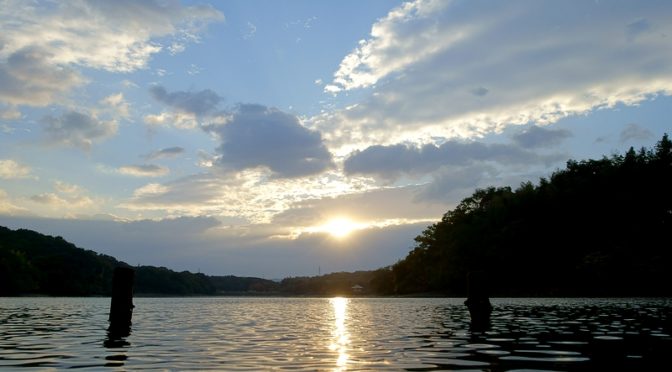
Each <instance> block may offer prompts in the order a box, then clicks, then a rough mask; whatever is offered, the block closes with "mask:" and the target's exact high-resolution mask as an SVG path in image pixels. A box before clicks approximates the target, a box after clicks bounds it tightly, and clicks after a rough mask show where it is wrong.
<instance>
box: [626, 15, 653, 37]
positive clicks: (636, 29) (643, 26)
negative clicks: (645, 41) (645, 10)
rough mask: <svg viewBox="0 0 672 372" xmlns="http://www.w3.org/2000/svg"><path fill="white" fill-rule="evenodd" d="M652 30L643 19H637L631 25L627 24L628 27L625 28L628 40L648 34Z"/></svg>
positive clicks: (649, 24) (648, 23)
mask: <svg viewBox="0 0 672 372" xmlns="http://www.w3.org/2000/svg"><path fill="white" fill-rule="evenodd" d="M651 29H652V26H651V22H649V21H648V20H646V19H644V18H639V19H637V20H635V21H633V22H631V23H628V25H627V26H626V27H625V30H626V33H627V35H628V37H629V38H630V40H633V39H635V38H636V37H637V36H639V35H641V34H645V33H647V32H650V31H651Z"/></svg>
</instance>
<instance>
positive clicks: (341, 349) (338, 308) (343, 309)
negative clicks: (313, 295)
mask: <svg viewBox="0 0 672 372" xmlns="http://www.w3.org/2000/svg"><path fill="white" fill-rule="evenodd" d="M329 302H330V303H331V306H332V307H333V308H334V328H333V330H332V340H331V344H330V345H329V350H332V351H335V352H337V353H338V358H337V359H336V368H335V369H334V370H335V371H345V370H346V369H347V364H348V345H349V344H350V334H349V333H348V328H347V327H346V324H345V320H346V319H347V315H348V314H347V313H348V302H349V300H348V299H347V298H343V297H335V298H332V299H330V300H329Z"/></svg>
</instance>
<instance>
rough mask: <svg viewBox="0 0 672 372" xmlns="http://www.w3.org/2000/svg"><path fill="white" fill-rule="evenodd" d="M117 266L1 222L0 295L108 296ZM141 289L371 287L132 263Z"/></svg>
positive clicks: (234, 291) (182, 292)
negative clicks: (263, 277) (193, 270)
mask: <svg viewBox="0 0 672 372" xmlns="http://www.w3.org/2000/svg"><path fill="white" fill-rule="evenodd" d="M117 266H122V267H131V266H130V265H128V264H126V263H125V262H122V261H118V260H117V259H115V258H114V257H111V256H107V255H102V254H98V253H96V252H94V251H90V250H85V249H81V248H78V247H76V246H75V245H74V244H72V243H69V242H67V241H66V240H64V239H63V238H62V237H60V236H58V237H52V236H47V235H42V234H40V233H37V232H35V231H30V230H25V229H20V230H16V231H14V230H10V229H8V228H6V227H2V226H0V296H12V295H26V294H40V295H49V296H95V295H100V296H107V295H110V293H111V290H112V287H111V286H112V273H113V271H114V268H115V267H117ZM133 269H134V270H135V288H134V289H135V293H136V294H140V295H165V296H193V295H331V294H350V293H352V288H351V287H352V286H353V285H361V286H362V292H364V291H370V287H369V286H368V282H369V280H370V277H371V274H370V273H371V272H357V273H352V274H351V273H337V274H329V275H324V276H321V277H312V278H288V279H285V280H283V281H282V282H281V283H278V282H275V281H272V280H267V279H262V278H254V277H237V276H233V275H228V276H208V275H205V274H201V273H197V274H194V273H191V272H188V271H182V272H177V271H173V270H170V269H167V268H165V267H155V266H136V267H133Z"/></svg>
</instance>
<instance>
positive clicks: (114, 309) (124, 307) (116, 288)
mask: <svg viewBox="0 0 672 372" xmlns="http://www.w3.org/2000/svg"><path fill="white" fill-rule="evenodd" d="M134 279H135V271H134V270H133V269H131V268H128V267H117V268H115V269H114V276H113V278H112V300H111V302H110V317H109V321H110V328H109V329H110V331H116V332H118V333H123V332H124V331H125V330H129V329H130V326H131V318H132V317H133V308H134V307H135V306H133V281H134Z"/></svg>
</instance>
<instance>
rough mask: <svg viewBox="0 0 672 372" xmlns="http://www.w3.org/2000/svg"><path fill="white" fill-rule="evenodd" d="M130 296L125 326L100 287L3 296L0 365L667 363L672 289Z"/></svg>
mask: <svg viewBox="0 0 672 372" xmlns="http://www.w3.org/2000/svg"><path fill="white" fill-rule="evenodd" d="M462 301H463V299H393V298H376V299H366V298H353V299H345V298H333V299H329V298H136V299H135V305H136V308H135V312H134V315H133V327H132V329H131V332H130V334H129V335H128V336H125V337H111V336H110V335H108V333H107V330H106V329H107V315H108V310H109V299H107V298H0V368H7V367H15V368H16V367H39V368H40V369H50V368H52V369H65V368H87V367H89V368H96V369H97V368H100V367H112V368H119V369H133V370H135V369H145V368H146V369H177V370H185V369H192V370H193V369H197V370H201V369H216V370H269V369H291V370H336V371H343V370H380V369H391V370H403V369H410V370H486V371H500V370H516V369H536V370H598V369H604V368H607V369H619V370H623V369H632V370H641V369H652V368H660V367H661V366H668V367H669V361H670V357H669V354H670V352H672V338H671V337H670V332H672V326H671V322H672V314H671V313H670V310H672V301H670V300H664V299H663V300H661V299H657V300H645V299H617V300H608V299H600V300H586V299H495V300H493V305H494V310H493V317H492V324H491V326H490V328H489V329H487V330H485V331H483V332H475V331H474V332H472V331H471V330H470V324H469V314H468V312H467V310H466V308H465V307H464V305H462Z"/></svg>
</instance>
